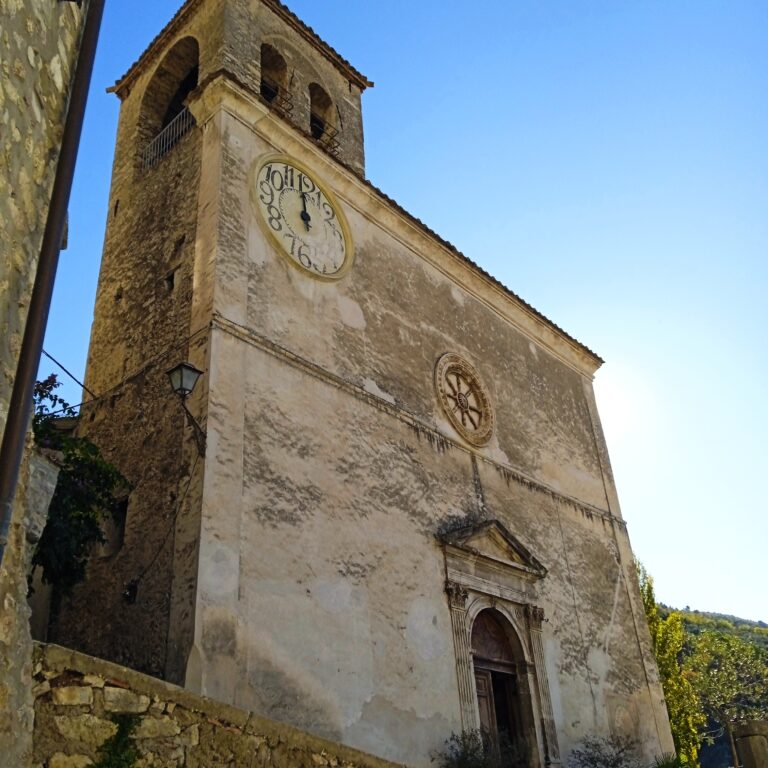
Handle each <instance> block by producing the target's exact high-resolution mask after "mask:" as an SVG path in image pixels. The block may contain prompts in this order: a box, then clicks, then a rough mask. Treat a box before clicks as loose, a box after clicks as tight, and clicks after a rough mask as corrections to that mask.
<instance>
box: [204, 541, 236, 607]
mask: <svg viewBox="0 0 768 768" xmlns="http://www.w3.org/2000/svg"><path fill="white" fill-rule="evenodd" d="M239 570H240V558H239V556H238V554H237V552H234V551H233V550H231V549H227V548H225V547H222V546H216V547H211V548H210V549H209V550H208V551H207V552H203V551H201V552H200V586H201V593H202V594H203V595H204V596H205V598H206V599H208V600H211V601H212V602H219V601H220V600H224V599H226V598H227V597H229V596H231V595H237V587H238V581H239Z"/></svg>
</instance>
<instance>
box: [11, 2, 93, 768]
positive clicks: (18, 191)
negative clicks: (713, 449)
mask: <svg viewBox="0 0 768 768" xmlns="http://www.w3.org/2000/svg"><path fill="white" fill-rule="evenodd" d="M87 6H88V3H87V2H86V3H85V4H84V5H83V6H82V7H78V5H76V4H75V3H54V2H50V1H49V0H0V51H2V54H1V55H0V126H2V128H1V129H0V137H1V138H2V142H1V143H0V433H2V431H3V430H4V428H5V423H6V418H7V414H8V405H9V401H10V396H11V390H12V387H13V381H14V377H15V373H16V365H17V361H18V356H19V351H20V348H21V339H22V335H23V332H24V324H25V322H26V317H27V310H28V306H29V299H30V294H31V291H32V284H33V281H34V277H35V269H36V265H37V259H38V255H39V252H40V246H41V244H42V238H43V231H44V229H45V222H46V219H47V216H48V206H49V202H50V196H51V190H52V186H53V179H54V175H55V170H56V163H57V160H58V156H59V147H60V144H61V137H62V133H63V128H64V121H65V118H66V113H67V107H68V100H69V93H70V87H71V78H72V74H73V72H74V66H75V61H76V57H77V52H78V50H79V43H80V33H81V29H82V21H83V19H84V15H85V12H86V9H87ZM30 444H31V441H30ZM55 482H56V471H55V469H54V468H53V467H52V466H51V465H50V464H49V463H48V462H46V461H45V460H44V459H42V458H41V457H39V456H37V455H35V454H32V453H30V451H27V454H26V456H25V459H24V462H23V464H22V467H21V474H20V482H19V486H18V489H17V494H16V503H15V506H14V510H13V517H12V520H11V529H10V535H9V543H8V549H7V550H6V555H5V560H4V562H3V567H2V571H1V572H0V714H1V715H2V716H1V717H0V754H2V756H3V757H2V760H3V765H8V766H14V768H19V767H21V766H26V765H28V764H29V759H30V753H31V736H32V719H33V711H32V700H31V695H30V692H29V688H30V687H29V681H30V675H31V651H32V641H31V638H30V634H29V611H28V609H27V605H26V591H27V568H28V565H29V559H30V557H31V554H32V551H33V549H34V545H35V542H36V540H37V537H38V536H39V534H40V531H41V528H42V525H43V524H44V521H45V514H46V510H47V508H48V502H49V500H50V496H51V494H52V492H53V488H54V486H55Z"/></svg>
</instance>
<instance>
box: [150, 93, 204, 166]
mask: <svg viewBox="0 0 768 768" xmlns="http://www.w3.org/2000/svg"><path fill="white" fill-rule="evenodd" d="M194 125H195V118H194V117H192V113H191V112H190V111H189V109H187V107H184V109H182V110H181V112H179V114H178V115H176V117H174V118H173V120H171V122H170V123H168V125H166V126H165V128H163V130H162V131H160V133H158V134H157V136H155V138H154V139H152V141H150V142H149V144H148V145H147V147H146V148H145V149H144V151H143V152H142V155H141V159H142V161H143V165H144V169H145V170H146V169H148V168H154V167H155V166H156V165H157V164H158V162H159V161H160V159H161V158H162V157H164V156H165V155H167V154H168V153H169V152H170V151H171V150H172V149H173V148H174V147H175V146H176V144H178V143H179V141H180V140H181V139H182V138H183V137H184V136H185V135H186V134H187V133H189V131H190V129H191V128H192V127H193V126H194Z"/></svg>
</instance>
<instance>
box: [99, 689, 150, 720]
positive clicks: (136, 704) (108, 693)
mask: <svg viewBox="0 0 768 768" xmlns="http://www.w3.org/2000/svg"><path fill="white" fill-rule="evenodd" d="M104 709H106V710H107V712H117V713H120V714H131V715H138V714H142V713H144V712H146V711H147V710H148V709H149V696H143V695H141V694H138V693H133V691H127V690H125V689H124V688H111V687H110V686H106V687H105V688H104Z"/></svg>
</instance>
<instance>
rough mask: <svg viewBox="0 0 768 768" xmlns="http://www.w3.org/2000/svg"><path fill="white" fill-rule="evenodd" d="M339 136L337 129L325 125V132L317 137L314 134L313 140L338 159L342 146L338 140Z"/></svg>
mask: <svg viewBox="0 0 768 768" xmlns="http://www.w3.org/2000/svg"><path fill="white" fill-rule="evenodd" d="M338 135H339V132H338V130H336V128H334V127H332V126H330V125H328V124H327V123H325V124H324V125H323V132H322V133H321V134H320V136H315V135H314V134H313V138H314V139H315V141H316V142H317V143H318V144H320V145H321V146H323V147H325V148H326V149H327V150H328V152H330V153H331V154H332V155H333V156H334V157H338V154H339V146H340V145H339V141H338V139H337V138H336V137H337V136H338Z"/></svg>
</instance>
